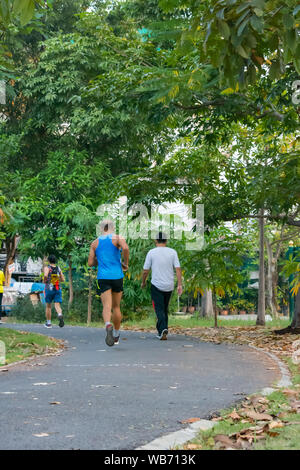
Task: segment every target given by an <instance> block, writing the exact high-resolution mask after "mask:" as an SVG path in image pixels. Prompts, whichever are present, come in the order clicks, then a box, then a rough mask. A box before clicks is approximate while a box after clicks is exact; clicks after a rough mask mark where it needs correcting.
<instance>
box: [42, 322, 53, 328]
mask: <svg viewBox="0 0 300 470" xmlns="http://www.w3.org/2000/svg"><path fill="white" fill-rule="evenodd" d="M44 327H45V328H52V325H51V323H45V324H44Z"/></svg>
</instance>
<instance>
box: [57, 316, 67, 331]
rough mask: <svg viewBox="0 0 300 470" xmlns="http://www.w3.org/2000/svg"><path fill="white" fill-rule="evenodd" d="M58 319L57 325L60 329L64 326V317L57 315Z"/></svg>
mask: <svg viewBox="0 0 300 470" xmlns="http://www.w3.org/2000/svg"><path fill="white" fill-rule="evenodd" d="M58 319H59V324H58V325H59V326H60V328H62V327H63V326H64V324H65V322H64V317H63V316H62V315H58Z"/></svg>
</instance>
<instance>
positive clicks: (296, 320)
mask: <svg viewBox="0 0 300 470" xmlns="http://www.w3.org/2000/svg"><path fill="white" fill-rule="evenodd" d="M290 326H291V328H300V289H298V292H297V295H296V298H295V312H294V316H293V320H292V323H291V325H290Z"/></svg>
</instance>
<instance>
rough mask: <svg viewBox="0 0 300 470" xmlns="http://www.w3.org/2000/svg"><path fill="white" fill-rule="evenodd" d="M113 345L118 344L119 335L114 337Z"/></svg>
mask: <svg viewBox="0 0 300 470" xmlns="http://www.w3.org/2000/svg"><path fill="white" fill-rule="evenodd" d="M114 340H115V344H119V342H120V335H119V336H114Z"/></svg>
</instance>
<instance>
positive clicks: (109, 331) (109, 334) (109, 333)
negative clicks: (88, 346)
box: [105, 325, 115, 346]
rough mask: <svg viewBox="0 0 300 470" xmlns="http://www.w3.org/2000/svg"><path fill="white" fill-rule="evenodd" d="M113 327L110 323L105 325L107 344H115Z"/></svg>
mask: <svg viewBox="0 0 300 470" xmlns="http://www.w3.org/2000/svg"><path fill="white" fill-rule="evenodd" d="M113 331H114V327H113V326H112V325H107V327H106V338H105V342H106V344H107V346H113V345H114V344H115V338H114V335H113Z"/></svg>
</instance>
